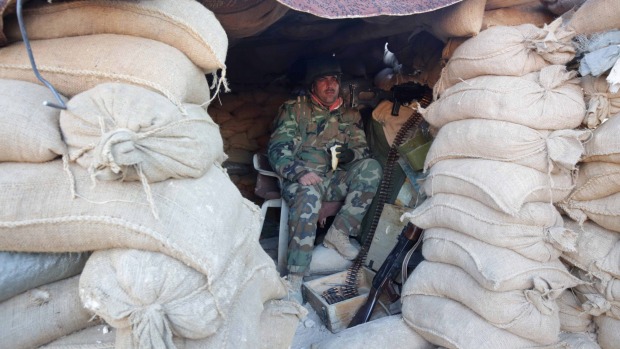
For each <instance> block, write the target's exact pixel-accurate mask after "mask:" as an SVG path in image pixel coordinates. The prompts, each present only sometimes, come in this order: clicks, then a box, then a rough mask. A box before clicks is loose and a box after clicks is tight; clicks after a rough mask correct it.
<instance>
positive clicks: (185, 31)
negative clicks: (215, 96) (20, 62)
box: [5, 0, 228, 72]
mask: <svg viewBox="0 0 620 349" xmlns="http://www.w3.org/2000/svg"><path fill="white" fill-rule="evenodd" d="M38 5H39V6H34V7H30V8H26V9H24V11H23V16H24V24H25V25H26V28H27V29H28V38H29V39H30V40H42V39H55V38H63V37H68V36H81V35H93V34H121V35H131V36H138V37H143V38H147V39H151V40H155V41H159V42H162V43H164V44H168V45H170V46H172V47H174V48H176V49H178V50H179V51H181V52H183V53H184V54H185V55H186V56H187V57H189V59H190V60H191V61H192V62H194V64H196V65H197V66H199V67H200V68H201V69H202V70H203V71H204V72H212V71H214V70H217V69H225V68H226V65H225V63H224V61H225V60H226V50H227V49H228V38H227V37H226V32H225V31H224V28H222V26H221V24H220V22H219V21H218V20H217V19H216V18H215V15H214V14H213V12H211V11H209V10H208V9H207V8H206V7H204V6H202V5H201V4H200V3H198V2H197V1H194V0H175V1H166V0H138V1H111V0H86V1H71V2H55V3H51V4H40V3H39V4H38ZM128 23H131V25H127V24H128ZM5 25H6V28H5V34H6V36H7V38H8V39H9V40H11V41H20V40H22V36H21V33H20V31H19V26H18V23H17V19H16V18H15V17H13V18H10V19H8V20H7V21H6V24H5Z"/></svg>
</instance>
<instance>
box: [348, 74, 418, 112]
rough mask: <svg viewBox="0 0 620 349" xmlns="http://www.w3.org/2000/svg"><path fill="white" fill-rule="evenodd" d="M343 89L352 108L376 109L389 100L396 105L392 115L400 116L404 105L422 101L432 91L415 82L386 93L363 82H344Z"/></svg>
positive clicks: (393, 88) (395, 87) (397, 86)
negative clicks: (362, 106) (383, 101)
mask: <svg viewBox="0 0 620 349" xmlns="http://www.w3.org/2000/svg"><path fill="white" fill-rule="evenodd" d="M343 88H344V90H345V91H344V92H345V94H346V95H348V100H349V102H350V105H351V107H352V108H356V107H358V106H360V105H366V106H369V107H372V108H375V107H376V106H377V105H378V104H379V102H381V101H382V100H385V99H387V100H389V101H391V102H392V103H394V105H393V107H392V115H393V116H398V112H399V110H400V107H401V106H402V105H405V106H407V105H409V104H410V103H411V102H412V101H416V100H420V99H422V98H423V97H424V96H425V95H427V94H428V93H429V91H430V88H429V87H428V86H425V85H420V84H417V83H415V82H407V83H404V84H400V85H395V86H394V87H392V89H391V90H390V91H385V90H382V89H379V88H376V87H372V86H368V84H365V83H364V82H362V81H349V82H344V81H343Z"/></svg>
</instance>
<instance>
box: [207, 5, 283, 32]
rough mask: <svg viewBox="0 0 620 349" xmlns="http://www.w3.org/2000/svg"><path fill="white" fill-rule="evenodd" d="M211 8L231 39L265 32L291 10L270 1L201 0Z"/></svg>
mask: <svg viewBox="0 0 620 349" xmlns="http://www.w3.org/2000/svg"><path fill="white" fill-rule="evenodd" d="M199 1H200V2H201V3H202V4H204V5H205V6H206V7H208V8H210V9H211V10H212V11H213V12H214V13H215V17H216V18H217V19H218V21H219V22H220V23H221V24H222V26H223V27H224V29H225V30H226V34H227V35H228V36H229V37H230V38H231V39H239V38H245V37H250V36H253V35H256V34H259V33H261V32H263V31H264V30H265V29H267V28H268V27H269V26H271V25H272V24H273V23H275V22H276V21H278V20H279V19H280V18H282V17H283V16H284V15H285V14H286V13H287V12H288V10H289V8H288V7H286V6H284V5H282V4H280V3H279V2H278V1H270V0H232V1H210V0H199Z"/></svg>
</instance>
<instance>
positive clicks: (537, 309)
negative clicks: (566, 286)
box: [401, 261, 562, 344]
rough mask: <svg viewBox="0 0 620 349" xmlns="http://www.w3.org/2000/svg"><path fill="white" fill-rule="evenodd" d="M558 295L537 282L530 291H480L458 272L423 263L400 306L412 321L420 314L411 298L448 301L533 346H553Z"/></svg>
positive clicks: (473, 280) (437, 264) (558, 327)
mask: <svg viewBox="0 0 620 349" xmlns="http://www.w3.org/2000/svg"><path fill="white" fill-rule="evenodd" d="M455 286H457V287H455ZM561 292H562V290H554V289H553V286H552V285H549V284H547V283H546V282H545V281H544V280H541V279H537V278H534V288H533V289H527V290H514V291H508V292H493V291H489V290H486V289H485V288H483V287H481V286H480V285H479V284H478V282H477V281H476V280H475V279H473V278H472V277H471V276H470V275H469V274H467V273H466V272H465V271H464V270H463V269H461V268H458V267H455V266H452V265H449V264H445V263H434V262H429V261H423V262H422V263H420V265H418V266H417V267H416V269H415V270H414V271H413V273H412V274H411V276H410V277H409V278H408V279H407V282H406V283H405V285H404V288H403V291H402V294H401V297H402V298H401V302H402V312H403V316H407V317H409V318H412V317H415V316H416V315H417V314H419V313H418V310H417V309H416V308H415V307H412V306H411V304H409V300H410V299H411V297H412V296H416V295H426V296H435V297H443V298H449V299H452V300H455V301H457V302H459V303H461V304H463V305H464V306H466V307H467V308H469V309H470V310H472V311H474V312H475V313H476V314H478V315H479V316H481V317H482V318H483V319H485V320H486V321H488V322H489V323H491V324H492V325H494V326H496V327H498V328H501V329H503V330H506V331H508V332H511V333H513V334H516V335H518V336H521V337H523V338H527V339H529V340H531V341H534V342H536V343H540V344H553V343H555V342H557V340H558V335H559V333H560V321H559V317H558V306H557V304H556V303H555V298H557V297H558V296H559V295H560V293H561Z"/></svg>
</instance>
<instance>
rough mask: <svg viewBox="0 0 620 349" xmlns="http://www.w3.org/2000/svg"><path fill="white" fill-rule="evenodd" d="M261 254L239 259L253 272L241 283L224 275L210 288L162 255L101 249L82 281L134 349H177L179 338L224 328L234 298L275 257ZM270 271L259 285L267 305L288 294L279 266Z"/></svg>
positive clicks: (89, 298) (90, 303)
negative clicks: (258, 267)
mask: <svg viewBox="0 0 620 349" xmlns="http://www.w3.org/2000/svg"><path fill="white" fill-rule="evenodd" d="M258 248H260V247H258ZM256 252H257V251H245V253H243V254H239V255H237V258H238V259H240V260H241V263H242V264H244V266H245V267H246V268H247V270H248V272H247V273H244V275H243V276H242V277H241V278H240V280H241V282H240V283H238V284H236V282H238V280H239V279H237V278H236V277H235V276H234V275H232V274H231V275H228V274H223V275H222V276H220V277H219V278H218V279H217V280H215V281H213V282H212V283H211V284H209V283H208V282H207V278H206V276H205V275H203V274H201V273H199V272H198V271H196V270H194V269H192V268H190V267H188V266H186V265H185V264H184V263H182V262H180V261H178V260H175V259H172V258H170V257H168V256H166V255H163V254H161V253H155V252H149V251H139V250H131V249H129V250H128V249H112V250H105V251H96V252H94V253H93V255H92V257H91V258H90V259H89V261H88V263H87V265H86V267H85V268H84V272H83V273H82V276H81V277H80V297H81V299H82V302H83V303H84V305H85V307H86V308H88V309H90V310H92V311H93V312H94V313H96V314H97V315H99V316H101V317H102V318H103V319H104V320H106V322H107V323H109V324H110V325H112V326H114V327H115V328H117V329H122V328H128V329H131V339H132V341H131V342H132V347H134V348H160V347H166V348H171V347H173V345H174V344H173V342H172V337H173V335H175V336H177V337H181V338H185V339H193V340H198V339H204V338H207V337H209V336H212V335H213V334H214V333H215V332H216V331H218V330H219V329H220V328H221V326H222V325H223V324H224V323H225V322H226V320H225V319H226V318H227V317H228V316H229V312H230V307H231V302H232V298H234V297H235V296H236V295H235V294H236V292H238V291H239V290H240V289H243V288H244V287H245V286H246V284H245V283H246V282H247V281H248V280H249V279H250V278H251V277H253V276H254V275H253V274H254V273H255V271H254V270H253V265H254V264H264V263H265V261H264V260H263V257H264V258H269V257H267V256H266V255H265V254H264V252H263V251H262V250H261V251H260V252H261V253H258V254H256ZM264 270H267V269H264ZM268 271H269V272H268V273H262V274H260V276H261V277H260V278H259V280H260V281H261V283H260V284H257V283H254V287H255V288H254V292H255V294H256V296H257V297H258V298H259V300H260V304H261V305H262V304H263V303H264V302H266V301H268V300H271V299H274V298H282V297H284V296H285V295H286V288H285V286H284V284H283V283H282V281H281V279H280V277H279V274H278V273H277V271H276V270H275V268H271V269H269V270H268ZM256 275H258V274H256ZM218 289H221V290H218ZM223 294H226V296H225V298H223V297H222V295H223ZM248 311H250V309H248ZM260 311H262V308H261V309H260ZM257 325H258V323H256V324H255V326H257Z"/></svg>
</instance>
